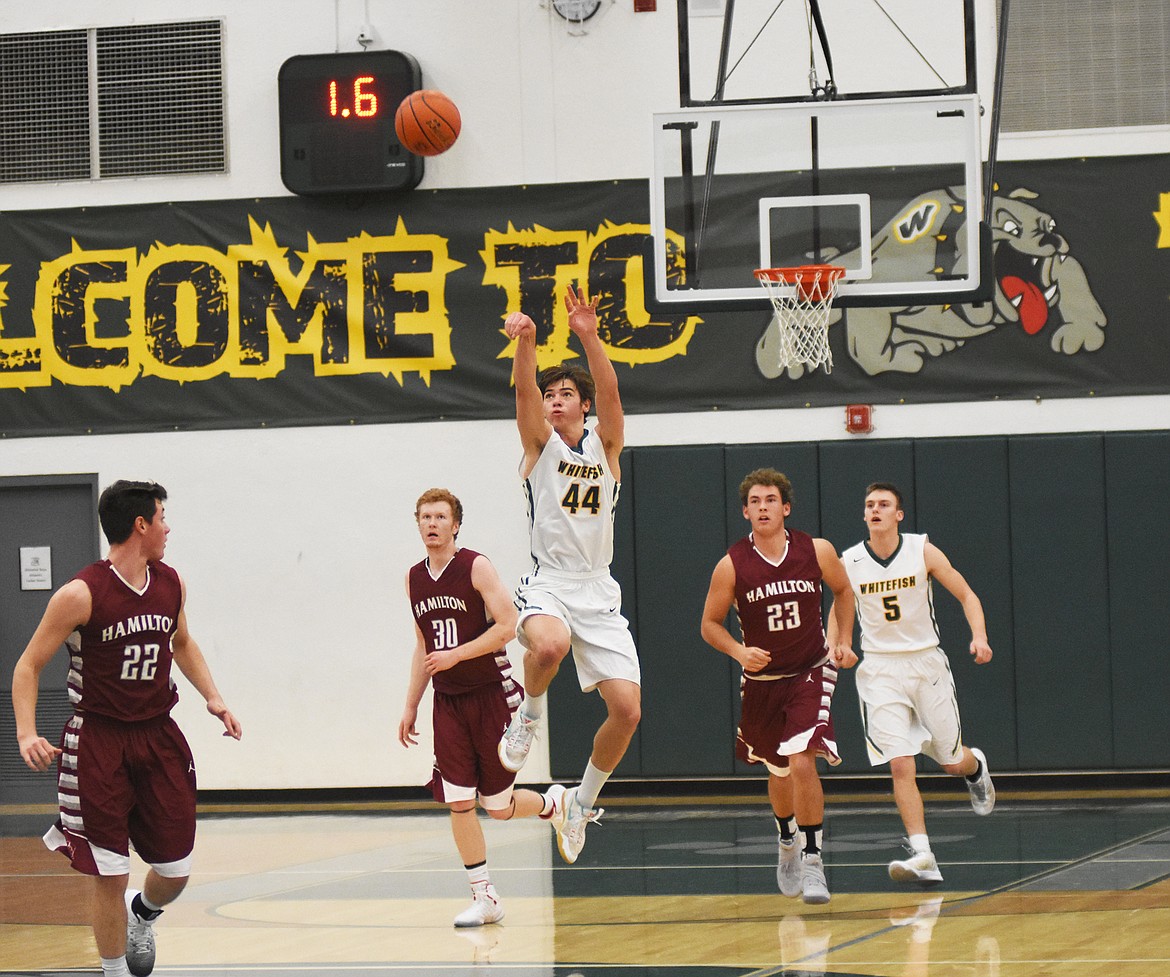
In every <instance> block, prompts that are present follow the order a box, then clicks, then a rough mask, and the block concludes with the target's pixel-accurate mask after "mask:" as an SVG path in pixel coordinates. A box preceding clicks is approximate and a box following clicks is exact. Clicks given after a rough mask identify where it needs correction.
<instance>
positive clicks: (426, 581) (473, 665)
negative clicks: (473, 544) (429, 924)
mask: <svg viewBox="0 0 1170 977" xmlns="http://www.w3.org/2000/svg"><path fill="white" fill-rule="evenodd" d="M477 556H479V554H478V553H477V552H476V551H475V550H469V549H466V548H464V549H459V550H456V551H455V555H454V556H453V557H451V560H450V561H449V562H448V563H447V565H446V566H445V567H443V570H442V572H441V573H440V574H439V575H438V576H437V577H434V576H432V575H431V568H430V566H429V564H428V563H427V561H426V560H423V561H422V562H421V563H416V564H415V565H414V566H412V567H411V568H410V573H409V574H408V576H407V581H408V587H409V593H410V609H411V612H412V613H413V614H414V620H415V623H416V624H418V627H419V630H420V631H421V632H422V636H423V647H424V648H425V649H426V652H427V654H428V655H429V654H430V653H431V652H434V651H446V650H447V649H449V648H456V647H458V646H459V645H463V644H467V642H469V641H471V640H472V639H474V638H478V637H479V636H480V635H481V634H483V633H484V632H485V631H486V630H487V629H488V628H489V627H491V618H490V616H489V615H488V611H487V607H486V606H484V602H483V597H482V596H480V593H479V591H478V590H476V589H475V584H473V583H472V582H471V565H472V564H473V563H474V562H475V558H476V557H477ZM511 674H512V666H511V665H510V664H509V663H508V656H507V654H506V653H505V651H504V649H503V648H500V649H499V650H498V651H496V652H489V653H488V654H486V655H480V656H479V657H477V658H469V659H467V660H466V661H461V662H458V663H456V664H455V665H453V666H452V667H451V668H448V669H444V670H443V671H441V672H436V673H435V674H434V675H433V676H431V681H432V683H433V684H434V687H435V691H436V692H444V693H447V694H448V695H458V694H459V693H461V692H467V691H469V690H470V689H477V688H479V687H480V686H484V685H493V684H498V683H500V682H501V681H503V680H504V679H506V678H508V677H509V676H510V675H511Z"/></svg>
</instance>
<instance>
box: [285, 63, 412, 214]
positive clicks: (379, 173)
mask: <svg viewBox="0 0 1170 977" xmlns="http://www.w3.org/2000/svg"><path fill="white" fill-rule="evenodd" d="M420 88H422V72H421V71H420V70H419V66H418V62H417V61H415V59H414V58H412V57H411V56H410V55H409V54H403V53H402V52H401V51H354V52H348V53H343V54H300V55H297V56H296V57H292V58H289V59H288V60H287V61H286V62H285V63H284V64H282V65H281V66H280V73H279V75H278V76H277V91H278V94H279V101H280V178H281V180H282V181H283V183H284V185H285V186H286V187H288V189H289V190H291V191H292V192H293V193H304V194H313V193H345V192H357V191H372V190H409V189H411V188H413V187H416V186H418V184H419V181H420V180H422V177H423V161H422V159H421V158H420V157H418V156H415V155H414V154H413V153H410V152H408V151H407V150H406V149H405V147H403V145H402V144H401V143H400V142H399V141H398V137H397V136H396V135H395V134H394V112H395V110H396V109H397V108H398V105H399V103H400V102H401V101H402V100H403V99H404V98H406V96H407V95H409V94H410V93H411V92H414V91H418V90H419V89H420Z"/></svg>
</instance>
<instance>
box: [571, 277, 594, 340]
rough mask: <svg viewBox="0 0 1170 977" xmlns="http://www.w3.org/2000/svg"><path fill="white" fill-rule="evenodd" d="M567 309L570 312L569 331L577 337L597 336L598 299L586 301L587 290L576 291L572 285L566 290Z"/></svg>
mask: <svg viewBox="0 0 1170 977" xmlns="http://www.w3.org/2000/svg"><path fill="white" fill-rule="evenodd" d="M565 308H566V309H567V310H568V312H569V329H571V330H572V331H573V334H574V335H575V336H586V335H596V334H597V299H594V300H593V301H592V302H587V301H586V300H585V290H584V289H579V290H574V289H573V286H572V285H570V286H569V287H568V288H567V289H566V290H565Z"/></svg>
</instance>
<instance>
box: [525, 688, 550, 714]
mask: <svg viewBox="0 0 1170 977" xmlns="http://www.w3.org/2000/svg"><path fill="white" fill-rule="evenodd" d="M547 699H548V693H547V692H542V693H541V694H540V695H529V694H528V693H527V692H525V693H524V701H523V702H522V703H520V713H521V714H522V715H523V716H525V717H527V718H528V719H539V718H540V717H541V716H543V715H544V704H545V701H546V700H547Z"/></svg>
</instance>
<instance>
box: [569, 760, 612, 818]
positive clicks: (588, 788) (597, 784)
mask: <svg viewBox="0 0 1170 977" xmlns="http://www.w3.org/2000/svg"><path fill="white" fill-rule="evenodd" d="M611 773H613V771H612V770H610V771H606V770H598V769H597V767H595V766H593V761H592V760H590V761H589V762H588V763H587V764H585V773H584V774H583V775H582V777H581V786H580V787H578V788H577V803H578V804H580V805H581V806H582V807H583V808H585V809H586V810H589V809H591V808H594V807H596V806H597V795H598V794H600V793H601V788H602V787H604V786H605V782H606V781H607V780H609V775H610V774H611Z"/></svg>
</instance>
